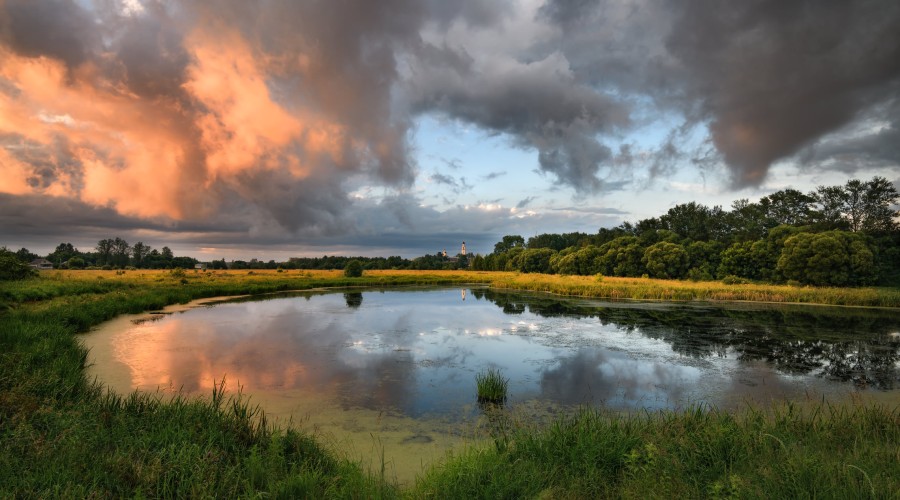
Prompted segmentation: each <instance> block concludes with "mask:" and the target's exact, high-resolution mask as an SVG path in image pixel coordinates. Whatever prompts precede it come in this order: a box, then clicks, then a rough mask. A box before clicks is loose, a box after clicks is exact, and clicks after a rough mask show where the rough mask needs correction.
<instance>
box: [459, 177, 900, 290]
mask: <svg viewBox="0 0 900 500" xmlns="http://www.w3.org/2000/svg"><path fill="white" fill-rule="evenodd" d="M898 198H900V194H898V192H897V190H896V188H894V186H893V185H892V184H891V183H890V182H889V181H888V180H887V179H885V178H883V177H874V178H873V179H872V180H870V181H867V182H863V181H860V180H856V179H854V180H850V181H848V182H847V183H846V184H844V185H843V186H820V187H818V188H817V189H816V190H814V191H812V192H809V193H803V192H800V191H798V190H796V189H790V188H789V189H784V190H781V191H778V192H776V193H773V194H771V195H769V196H766V197H764V198H762V199H760V200H759V201H758V202H750V201H748V200H746V199H741V200H737V201H735V202H734V203H732V206H731V210H723V209H722V208H721V207H719V206H715V207H707V206H705V205H702V204H699V203H696V202H690V203H685V204H679V205H676V206H674V207H672V208H671V209H669V210H668V212H666V213H665V214H663V215H661V216H659V217H652V218H649V219H644V220H640V221H638V222H637V223H634V224H632V223H630V222H625V223H623V224H621V225H619V226H618V227H614V228H602V229H600V230H599V231H598V233H597V234H586V233H567V234H541V235H538V236H534V237H531V238H529V239H528V240H527V241H526V240H525V239H524V238H523V237H522V236H518V235H508V236H504V237H503V239H502V240H501V241H499V242H498V243H497V244H496V245H494V251H493V252H492V253H491V254H489V255H486V256H484V257H481V256H476V257H475V259H474V262H473V263H472V267H473V268H474V269H477V270H505V271H520V272H526V273H531V272H537V273H557V274H572V275H594V274H602V275H607V276H625V277H639V276H648V277H652V278H668V279H694V280H712V279H725V280H758V281H767V282H773V283H797V284H810V285H836V286H855V285H871V284H896V283H898V282H900V230H898V224H897V215H898V211H897V210H896V209H895V208H894V206H896V204H897V201H898Z"/></svg>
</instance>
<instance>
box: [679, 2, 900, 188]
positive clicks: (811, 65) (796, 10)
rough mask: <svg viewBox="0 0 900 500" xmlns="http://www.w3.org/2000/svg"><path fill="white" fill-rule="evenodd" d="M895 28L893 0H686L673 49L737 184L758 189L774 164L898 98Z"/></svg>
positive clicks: (899, 42)
mask: <svg viewBox="0 0 900 500" xmlns="http://www.w3.org/2000/svg"><path fill="white" fill-rule="evenodd" d="M898 27H900V4H898V3H897V2H894V1H890V0H868V1H858V2H849V1H839V0H836V1H796V2H781V1H753V2H740V3H737V4H732V3H727V4H726V3H723V2H717V1H699V2H686V3H684V4H683V5H682V10H680V11H679V12H678V13H677V17H676V19H675V22H674V25H673V29H672V30H671V34H670V36H669V38H668V40H667V47H668V49H669V50H670V51H671V53H672V54H673V55H674V56H675V57H676V58H677V59H678V61H679V62H680V63H681V64H683V65H684V67H685V69H686V74H687V75H688V79H687V81H686V82H685V83H684V97H685V99H686V100H687V102H689V103H698V104H699V106H700V108H701V109H702V111H703V116H705V117H707V118H708V119H709V120H710V130H711V134H712V139H713V141H714V144H715V147H716V149H717V150H718V151H719V152H721V154H722V156H723V157H724V159H725V161H726V162H727V164H728V166H729V167H730V168H731V169H732V178H733V182H734V184H735V185H736V186H744V185H756V184H759V183H760V182H762V181H763V180H764V179H765V177H766V174H767V172H768V170H769V167H770V166H771V164H772V163H773V162H775V161H777V160H779V159H783V158H786V157H789V156H791V155H793V154H794V153H796V152H797V151H799V150H800V149H801V148H802V147H804V146H806V145H809V144H811V143H812V142H813V141H815V140H816V139H818V138H820V137H821V136H823V135H824V134H826V133H828V132H832V131H834V130H837V129H839V128H840V127H842V126H844V125H847V124H848V123H849V122H851V121H852V120H853V119H855V118H856V117H858V116H859V115H860V113H861V112H862V111H864V110H866V109H867V108H869V107H871V106H877V105H879V104H880V103H882V102H883V101H884V99H885V98H886V97H891V96H893V97H896V96H897V92H896V85H895V84H896V82H897V81H898V78H900V28H898ZM898 159H900V158H898V157H896V156H895V157H894V158H893V160H894V161H897V160H898Z"/></svg>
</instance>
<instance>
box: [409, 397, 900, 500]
mask: <svg viewBox="0 0 900 500" xmlns="http://www.w3.org/2000/svg"><path fill="white" fill-rule="evenodd" d="M495 439H498V440H500V439H502V440H503V442H502V443H498V445H497V446H493V447H485V448H472V449H469V450H466V451H465V452H463V453H461V454H460V455H458V456H456V457H455V458H454V459H453V460H450V461H449V462H447V463H444V464H440V465H437V466H435V467H434V468H432V469H431V470H429V471H428V472H427V473H426V474H425V475H424V476H423V477H422V478H421V479H420V481H419V482H418V483H417V485H416V487H415V489H414V490H413V491H412V492H409V493H410V496H412V497H417V498H422V497H427V498H438V497H446V498H702V497H711V498H897V496H898V494H900V456H898V454H900V449H898V446H900V445H898V443H900V414H898V411H897V410H896V409H894V410H888V409H886V408H884V407H880V406H828V405H826V404H820V405H814V406H811V407H806V408H803V409H800V408H799V407H797V406H792V405H788V406H782V407H776V408H774V409H770V410H766V411H763V410H759V409H752V408H750V409H747V410H745V411H743V412H739V413H738V414H731V413H727V412H721V411H716V410H709V409H701V408H694V409H691V410H687V411H684V412H660V413H645V414H641V415H616V414H612V413H604V412H601V411H596V410H583V411H581V412H579V413H577V414H575V415H573V416H570V417H567V418H564V419H561V420H558V421H556V422H554V423H553V424H551V425H549V426H548V427H544V428H533V427H531V426H530V425H528V424H519V425H518V426H515V427H514V429H513V430H512V431H510V432H508V433H507V434H505V435H503V436H502V437H497V438H495Z"/></svg>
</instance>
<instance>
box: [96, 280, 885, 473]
mask: <svg viewBox="0 0 900 500" xmlns="http://www.w3.org/2000/svg"><path fill="white" fill-rule="evenodd" d="M82 340H83V342H84V344H85V345H86V346H87V347H88V348H89V349H90V356H89V363H90V364H91V366H90V367H89V370H88V371H89V376H96V377H97V378H98V379H99V380H100V381H102V382H104V383H106V384H108V385H109V386H110V387H111V388H112V389H113V390H115V391H117V392H120V393H128V392H131V391H132V390H134V389H140V390H145V391H156V390H163V391H176V390H181V391H183V392H185V393H187V394H204V395H207V396H208V395H210V394H211V393H212V389H213V385H214V384H216V383H219V382H220V381H221V380H222V379H223V378H224V379H225V380H226V383H227V387H228V388H229V390H230V391H231V392H235V391H236V390H238V388H240V389H241V391H242V393H243V394H245V395H249V396H250V397H251V401H252V402H253V403H256V404H259V405H260V406H261V407H262V408H263V409H264V410H265V411H266V413H267V415H269V416H271V417H274V418H277V419H279V420H281V421H282V422H283V423H284V422H290V423H291V424H292V425H297V426H299V427H302V428H305V429H307V430H312V431H314V432H316V433H317V434H318V435H319V437H320V439H323V440H324V441H325V442H327V443H329V444H331V445H332V446H333V447H334V448H335V449H336V450H341V451H342V452H344V453H345V454H346V455H347V456H349V457H350V458H352V459H361V460H363V461H364V462H365V463H367V464H370V465H371V466H373V467H375V468H376V469H377V468H380V467H381V465H382V461H383V463H384V465H385V468H386V470H387V471H388V474H389V475H390V476H391V477H393V478H396V479H398V480H400V481H401V482H405V481H409V480H411V479H412V478H413V477H414V474H415V473H416V472H419V471H421V470H422V466H423V464H428V463H431V462H433V461H434V460H436V459H440V458H442V457H443V455H444V453H445V451H446V450H448V449H450V448H453V447H459V446H461V445H465V444H470V443H475V442H478V441H479V440H480V439H483V437H484V422H483V420H484V417H483V416H482V414H481V411H480V409H479V407H478V405H477V404H476V387H475V375H476V374H477V373H479V372H481V371H483V370H485V369H487V368H498V369H500V370H501V371H502V373H503V375H504V376H505V377H507V378H509V381H510V382H509V399H508V402H507V408H508V411H510V412H513V413H514V414H515V415H517V418H526V419H542V418H546V417H549V416H553V415H555V414H558V413H559V412H565V411H568V410H570V409H572V408H574V407H577V406H584V405H588V406H602V407H604V408H609V409H613V410H623V411H630V410H641V409H645V408H646V409H652V410H655V409H665V408H675V409H677V408H684V407H687V406H690V405H696V404H708V405H714V406H717V407H720V408H732V407H736V406H740V405H743V404H746V403H747V402H756V403H763V404H764V403H768V402H770V401H771V400H800V401H803V400H809V399H816V398H821V397H826V398H828V399H829V400H835V399H846V398H847V397H849V396H859V395H864V396H866V395H872V396H876V397H885V396H886V397H888V398H892V399H893V400H896V397H897V396H898V393H900V312H898V311H888V310H875V309H862V308H836V307H819V306H803V307H801V306H776V305H767V304H727V305H726V304H709V303H703V304H684V303H660V302H655V303H646V302H604V301H598V300H585V299H566V298H560V297H556V296H550V295H544V294H526V293H518V292H506V291H497V290H491V289H487V288H478V287H471V288H463V289H459V288H455V289H446V288H444V289H391V290H365V291H360V290H343V291H340V292H334V291H330V292H305V293H290V294H279V295H270V296H266V297H264V298H260V297H254V298H241V299H233V300H222V301H215V302H212V303H207V304H205V305H203V306H202V307H187V308H185V307H182V308H180V309H178V310H169V311H166V312H158V313H148V314H143V315H138V316H129V317H122V318H119V319H117V320H114V321H112V322H110V323H107V324H104V325H102V326H101V327H100V328H98V329H97V330H96V331H94V332H92V333H89V334H87V335H84V336H83V337H82Z"/></svg>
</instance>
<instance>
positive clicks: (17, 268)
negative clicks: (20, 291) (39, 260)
mask: <svg viewBox="0 0 900 500" xmlns="http://www.w3.org/2000/svg"><path fill="white" fill-rule="evenodd" d="M36 275H37V271H35V270H34V269H32V268H31V266H29V265H28V264H26V263H24V262H22V261H21V260H19V257H18V256H17V255H16V254H15V253H13V252H10V251H9V250H7V249H6V247H0V281H13V280H22V279H26V278H30V277H32V276H36Z"/></svg>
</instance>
